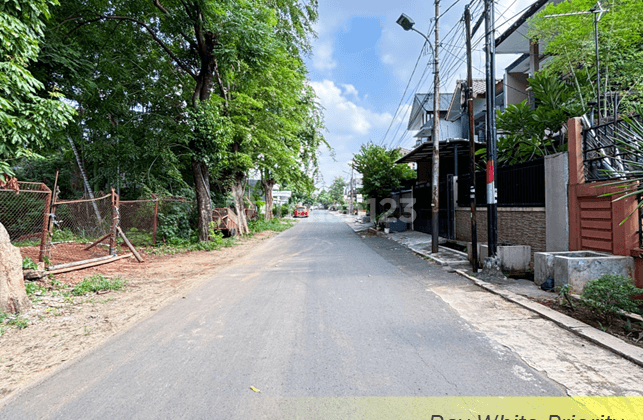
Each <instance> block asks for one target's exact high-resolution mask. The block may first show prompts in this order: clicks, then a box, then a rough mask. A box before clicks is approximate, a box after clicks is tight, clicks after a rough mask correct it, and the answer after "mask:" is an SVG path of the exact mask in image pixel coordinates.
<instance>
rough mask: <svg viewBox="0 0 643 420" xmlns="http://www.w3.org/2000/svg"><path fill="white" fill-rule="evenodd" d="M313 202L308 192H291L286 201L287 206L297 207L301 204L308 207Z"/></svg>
mask: <svg viewBox="0 0 643 420" xmlns="http://www.w3.org/2000/svg"><path fill="white" fill-rule="evenodd" d="M314 201H315V200H314V199H313V196H312V194H311V193H309V192H308V191H293V192H292V195H291V196H290V198H289V199H288V204H290V205H297V204H299V203H301V204H303V205H304V206H308V207H309V206H312V205H313V202H314Z"/></svg>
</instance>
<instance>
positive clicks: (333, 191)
mask: <svg viewBox="0 0 643 420" xmlns="http://www.w3.org/2000/svg"><path fill="white" fill-rule="evenodd" d="M346 185H348V184H347V183H346V181H344V178H342V177H341V176H338V177H336V178H335V179H334V180H333V183H332V184H331V185H330V188H329V190H328V195H329V196H330V200H331V202H333V203H343V202H344V188H345V187H346Z"/></svg>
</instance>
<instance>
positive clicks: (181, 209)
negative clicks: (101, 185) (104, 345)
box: [119, 196, 194, 246]
mask: <svg viewBox="0 0 643 420" xmlns="http://www.w3.org/2000/svg"><path fill="white" fill-rule="evenodd" d="M193 211H194V202H193V201H191V200H187V199H185V198H181V197H172V196H169V197H157V198H154V199H149V200H132V201H121V202H120V206H119V213H120V226H121V229H123V232H125V236H127V238H128V239H129V240H130V241H131V242H132V244H133V245H134V246H153V245H156V244H157V242H164V240H165V239H166V238H167V237H172V236H181V235H180V234H181V233H184V232H190V231H191V228H190V225H189V223H188V221H189V215H190V214H192V212H193Z"/></svg>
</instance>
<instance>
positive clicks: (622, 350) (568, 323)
mask: <svg viewBox="0 0 643 420" xmlns="http://www.w3.org/2000/svg"><path fill="white" fill-rule="evenodd" d="M455 272H456V273H458V274H460V275H461V276H463V277H466V278H468V279H469V280H471V281H472V282H473V283H474V284H475V285H476V286H479V287H481V288H483V289H485V290H487V291H489V292H491V293H494V294H496V295H498V296H500V297H502V298H504V299H506V300H508V301H510V302H512V303H515V304H516V305H520V306H522V307H523V308H525V309H529V310H530V311H532V312H535V313H537V314H538V315H540V316H542V317H543V318H547V319H549V320H550V321H553V322H554V323H556V324H557V325H558V326H560V327H562V328H564V329H566V330H568V331H570V332H572V333H574V334H576V335H578V336H579V337H582V338H585V339H587V340H589V341H591V342H592V343H594V344H597V345H599V346H601V347H603V348H605V349H607V350H609V351H611V352H612V353H614V354H617V355H619V356H621V357H624V358H625V359H627V360H629V361H630V362H632V363H636V364H637V365H639V366H643V349H641V348H640V347H637V346H633V345H631V344H628V343H626V342H624V341H623V340H621V339H619V338H616V337H614V336H613V335H610V334H608V333H605V332H603V331H599V330H597V329H596V328H594V327H591V326H589V325H587V324H585V323H584V322H581V321H578V320H576V319H574V318H572V317H569V316H567V315H565V314H561V313H560V312H557V311H555V310H553V309H550V308H548V307H546V306H544V305H541V304H540V303H537V302H534V301H532V300H530V299H527V298H526V297H524V296H521V295H518V294H516V293H513V292H511V291H509V290H506V289H503V288H502V287H500V286H497V285H495V284H492V283H487V282H485V281H482V280H479V279H477V278H475V277H473V276H470V275H468V274H467V273H465V272H464V271H462V270H455Z"/></svg>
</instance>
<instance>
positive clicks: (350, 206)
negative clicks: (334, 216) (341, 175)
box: [348, 162, 354, 215]
mask: <svg viewBox="0 0 643 420" xmlns="http://www.w3.org/2000/svg"><path fill="white" fill-rule="evenodd" d="M353 169H354V168H353V162H351V201H350V203H349V206H348V207H349V208H348V212H349V214H350V215H352V214H353V195H354V194H353Z"/></svg>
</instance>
